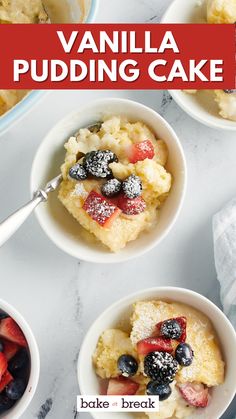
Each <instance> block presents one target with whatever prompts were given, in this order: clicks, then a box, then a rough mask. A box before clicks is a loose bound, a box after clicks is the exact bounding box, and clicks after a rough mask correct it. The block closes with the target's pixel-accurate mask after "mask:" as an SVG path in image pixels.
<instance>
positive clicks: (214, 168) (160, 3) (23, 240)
mask: <svg viewBox="0 0 236 419" xmlns="http://www.w3.org/2000/svg"><path fill="white" fill-rule="evenodd" d="M186 1H187V0H186ZM170 3H171V0H128V1H127V0H119V1H117V0H100V9H99V13H98V16H97V21H98V22H137V23H141V22H158V20H159V19H160V16H161V15H162V13H163V12H164V10H165V9H166V7H167V6H168V4H170ZM105 96H119V97H126V98H129V99H134V100H138V101H140V102H142V103H144V104H146V105H149V106H151V107H153V108H154V109H156V110H157V111H159V112H161V114H162V115H164V117H165V118H166V119H167V120H168V122H169V123H170V124H171V125H172V126H173V127H174V128H175V130H176V132H177V134H178V135H179V137H180V139H181V142H182V144H183V147H184V150H185V153H186V157H187V162H188V170H189V184H188V191H187V197H186V201H185V204H184V208H183V210H182V213H181V216H180V218H179V221H178V223H177V225H176V226H175V228H174V229H173V231H172V232H171V234H170V235H169V236H168V238H166V239H165V240H164V242H163V243H162V244H161V245H160V246H159V247H157V248H156V249H155V250H153V251H151V252H150V253H149V254H148V255H146V256H144V257H142V258H139V259H138V260H134V261H131V262H128V263H124V264H121V265H119V266H117V267H114V266H106V265H92V264H88V263H85V262H80V261H78V260H75V259H73V258H71V257H69V256H67V255H66V254H64V253H62V252H61V251H60V250H58V249H57V248H56V247H55V246H54V244H52V243H51V242H49V241H48V239H47V237H46V235H45V234H44V232H43V231H42V230H41V228H40V227H39V225H38V223H37V221H36V219H35V217H34V216H32V217H31V218H30V219H29V220H28V221H27V222H26V223H25V225H24V226H23V227H22V228H21V229H20V230H19V231H18V232H17V234H16V235H15V236H14V237H13V238H12V239H11V240H9V242H8V243H7V244H5V246H4V247H2V248H1V249H0V266H1V275H0V284H1V298H3V299H6V300H7V301H9V302H10V303H12V304H13V305H14V306H15V307H17V308H18V309H19V310H20V311H21V313H22V314H23V315H24V316H25V317H26V319H27V320H28V321H29V323H30V325H31V326H32V328H33V331H34V333H35V336H36V339H37V341H38V344H39V349H40V355H41V375H40V382H39V386H38V390H37V394H36V395H35V398H34V400H33V402H32V404H31V405H30V407H29V409H28V410H27V412H26V413H25V414H24V415H23V419H32V418H36V419H44V418H45V417H47V419H50V418H53V419H75V418H77V417H78V415H76V413H75V403H76V394H77V393H78V383H77V379H76V360H77V356H78V352H79V347H80V344H81V341H82V339H83V336H84V334H85V333H86V330H87V328H88V327H89V325H90V324H91V322H92V321H93V320H94V319H95V318H96V316H97V315H98V314H99V313H101V311H103V309H104V308H105V307H107V306H108V305H109V304H110V303H112V302H113V301H115V300H117V299H119V298H120V297H123V296H125V295H126V294H128V293H130V292H133V291H136V290H139V289H142V288H144V287H151V286H156V285H176V286H183V287H188V288H190V289H193V290H195V291H198V292H200V293H202V294H204V295H206V296H207V297H209V298H210V299H211V300H212V301H214V302H216V303H217V304H219V287H218V283H217V281H216V273H215V267H214V259H213V246H212V231H211V218H212V215H213V214H214V213H215V212H216V211H217V210H218V209H219V208H220V207H221V206H222V205H223V204H224V203H225V202H227V201H228V200H229V199H231V198H232V197H233V196H235V194H236V187H235V178H236V164H235V155H236V141H235V134H233V133H224V132H220V131H216V130H212V129H208V128H206V127H204V126H201V125H199V124H198V123H197V122H195V121H194V120H192V119H191V118H190V117H188V116H187V115H185V114H184V113H183V111H182V110H181V109H179V108H178V106H177V105H176V104H175V103H174V102H173V101H171V100H169V97H168V95H167V93H165V92H164V93H163V92H162V91H159V92H155V91H146V92H142V91H132V92H130V91H124V92H122V91H117V92H115V91H113V92H102V91H101V92H98V91H94V92H93V91H88V92H79V91H78V92H76V91H55V92H49V93H48V94H47V95H46V96H45V97H44V98H43V99H42V100H41V102H40V103H38V104H37V105H36V106H35V107H34V109H32V111H31V112H30V113H29V114H28V115H26V116H25V117H24V119H23V120H22V121H20V122H19V123H18V124H17V125H15V126H14V127H12V128H11V129H10V130H9V131H8V132H7V133H6V134H4V135H3V136H2V137H1V138H0V196H1V205H0V219H3V218H4V217H6V216H7V215H8V214H9V213H10V212H11V211H13V210H15V209H16V208H17V207H18V206H20V205H21V204H23V203H24V202H25V201H26V200H27V199H28V198H29V176H30V169H31V164H32V159H33V156H34V154H35V151H36V149H37V147H38V145H39V144H40V142H41V140H42V138H43V137H44V135H45V134H46V133H47V131H48V130H49V129H50V128H51V127H52V126H53V125H54V124H55V122H57V121H58V120H59V119H60V118H61V117H62V116H64V115H65V114H66V113H68V112H70V111H71V110H73V109H75V108H78V107H79V106H80V105H81V104H82V103H85V102H89V101H92V100H93V99H96V98H98V97H105ZM42 164H43V162H42ZM235 411H236V405H235V406H234V407H232V408H231V413H230V412H228V413H226V415H225V416H224V419H231V418H232V412H235ZM80 418H81V419H89V418H90V416H89V415H88V414H81V416H80ZM211 419H215V418H211Z"/></svg>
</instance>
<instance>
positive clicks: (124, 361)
mask: <svg viewBox="0 0 236 419" xmlns="http://www.w3.org/2000/svg"><path fill="white" fill-rule="evenodd" d="M117 367H118V369H119V370H120V371H121V374H122V375H123V376H124V377H132V376H133V375H135V374H136V372H137V371H138V363H137V361H136V359H135V358H134V357H133V356H131V355H121V356H120V358H119V359H118V362H117Z"/></svg>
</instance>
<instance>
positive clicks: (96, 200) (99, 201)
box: [83, 191, 121, 228]
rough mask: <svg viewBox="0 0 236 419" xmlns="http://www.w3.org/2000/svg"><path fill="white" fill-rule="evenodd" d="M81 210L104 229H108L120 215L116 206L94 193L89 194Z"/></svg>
mask: <svg viewBox="0 0 236 419" xmlns="http://www.w3.org/2000/svg"><path fill="white" fill-rule="evenodd" d="M83 209H84V210H85V211H86V212H87V214H88V215H89V216H90V217H91V218H92V219H93V220H94V221H96V222H97V223H98V224H99V225H100V226H102V227H106V228H109V227H110V226H111V224H112V223H113V221H114V220H115V219H116V218H117V217H118V216H119V215H120V213H121V211H120V209H119V208H118V207H117V206H116V205H114V204H113V203H112V202H111V201H109V200H108V199H106V198H104V196H102V195H100V194H99V193H97V192H95V191H92V192H90V194H89V196H88V197H87V199H86V201H85V203H84V205H83Z"/></svg>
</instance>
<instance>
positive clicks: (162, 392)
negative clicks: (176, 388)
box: [146, 381, 172, 402]
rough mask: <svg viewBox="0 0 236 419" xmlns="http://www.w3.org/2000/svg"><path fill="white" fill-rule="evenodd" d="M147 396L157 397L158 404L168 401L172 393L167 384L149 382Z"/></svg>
mask: <svg viewBox="0 0 236 419" xmlns="http://www.w3.org/2000/svg"><path fill="white" fill-rule="evenodd" d="M146 393H147V395H148V396H159V400H160V402H163V401H164V400H166V399H168V398H169V397H170V395H171V393H172V390H171V388H170V385H169V384H159V383H158V382H157V381H150V383H148V385H147V390H146Z"/></svg>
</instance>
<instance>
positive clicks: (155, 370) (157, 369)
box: [144, 352, 179, 384]
mask: <svg viewBox="0 0 236 419" xmlns="http://www.w3.org/2000/svg"><path fill="white" fill-rule="evenodd" d="M178 369H179V366H178V362H177V361H176V360H175V359H174V358H173V356H172V355H171V354H169V353H167V352H150V353H149V354H148V355H147V356H146V357H145V359H144V373H145V374H146V375H147V376H148V377H150V378H151V379H152V380H154V381H157V382H158V383H159V384H168V383H171V382H172V381H173V380H174V378H175V375H176V373H177V371H178Z"/></svg>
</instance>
